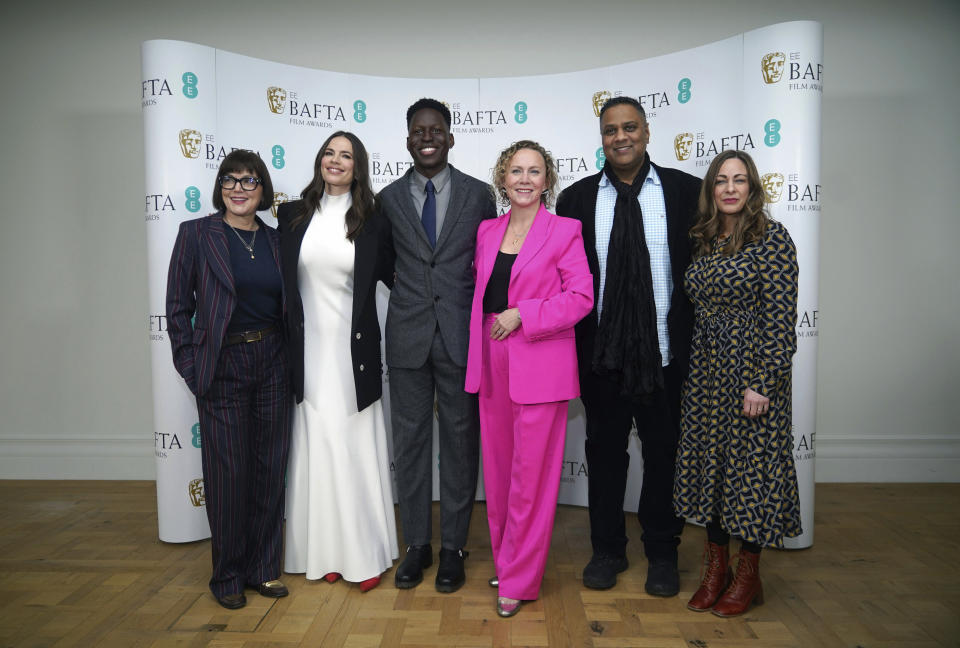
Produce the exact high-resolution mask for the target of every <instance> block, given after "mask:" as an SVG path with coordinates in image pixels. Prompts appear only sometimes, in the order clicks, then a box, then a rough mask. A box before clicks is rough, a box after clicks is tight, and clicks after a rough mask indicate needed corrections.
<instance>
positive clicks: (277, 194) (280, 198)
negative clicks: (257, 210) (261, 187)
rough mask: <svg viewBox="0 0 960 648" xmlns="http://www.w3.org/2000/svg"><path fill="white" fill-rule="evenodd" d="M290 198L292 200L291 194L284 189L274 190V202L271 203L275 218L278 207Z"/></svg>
mask: <svg viewBox="0 0 960 648" xmlns="http://www.w3.org/2000/svg"><path fill="white" fill-rule="evenodd" d="M288 200H290V196H288V195H287V194H285V193H283V192H282V191H274V192H273V204H272V205H270V213H271V214H273V217H274V218H276V217H277V207H279V206H280V205H282V204H283V203H285V202H287V201H288Z"/></svg>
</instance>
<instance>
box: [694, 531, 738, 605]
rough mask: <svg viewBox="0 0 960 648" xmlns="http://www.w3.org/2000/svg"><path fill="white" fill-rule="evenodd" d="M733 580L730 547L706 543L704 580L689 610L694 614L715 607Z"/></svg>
mask: <svg viewBox="0 0 960 648" xmlns="http://www.w3.org/2000/svg"><path fill="white" fill-rule="evenodd" d="M731 580H733V572H732V571H731V570H730V546H729V545H718V544H714V543H712V542H710V541H709V540H708V541H707V543H706V546H705V547H704V550H703V580H702V581H701V582H700V589H698V590H697V591H696V593H694V595H693V597H692V598H691V599H690V602H689V603H687V608H688V609H690V610H693V611H694V612H706V611H707V610H709V609H710V608H712V607H713V604H714V603H716V602H717V599H718V598H720V595H721V594H723V592H724V590H726V589H727V587H729V585H730V581H731Z"/></svg>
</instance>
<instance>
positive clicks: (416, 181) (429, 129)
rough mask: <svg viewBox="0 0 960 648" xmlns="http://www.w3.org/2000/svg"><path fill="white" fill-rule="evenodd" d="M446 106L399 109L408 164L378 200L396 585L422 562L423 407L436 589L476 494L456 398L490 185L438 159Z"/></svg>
mask: <svg viewBox="0 0 960 648" xmlns="http://www.w3.org/2000/svg"><path fill="white" fill-rule="evenodd" d="M453 143H454V139H453V135H452V134H451V133H450V110H449V109H448V108H447V107H446V106H444V105H443V104H442V103H440V102H439V101H436V100H435V99H420V100H419V101H417V102H416V103H414V104H413V105H412V106H410V108H409V109H408V110H407V150H408V151H410V155H411V156H412V157H413V168H412V169H410V170H409V171H407V173H406V174H404V176H403V177H401V178H399V179H397V180H396V181H395V182H393V183H391V184H390V185H389V186H388V187H386V188H385V189H384V190H383V191H382V192H381V193H380V195H379V197H378V199H379V205H380V210H381V212H382V214H383V215H384V216H385V219H386V221H387V222H388V224H389V227H388V231H390V233H391V238H392V246H388V247H390V248H391V250H392V254H393V255H394V256H395V259H394V263H395V269H396V280H395V283H394V286H393V290H392V291H391V293H390V308H389V310H388V313H387V326H386V347H387V366H388V367H389V372H390V374H389V375H390V413H391V424H392V427H393V453H394V465H395V468H396V475H397V489H398V491H399V492H398V496H399V500H400V520H401V523H402V525H403V535H404V540H405V542H406V544H407V545H408V548H407V555H406V557H405V558H404V561H403V563H401V565H400V567H398V568H397V572H396V585H397V587H398V588H401V589H406V588H410V587H416V586H417V585H419V584H420V582H421V581H422V580H423V570H424V569H425V568H426V567H429V566H430V565H432V564H433V549H432V547H431V546H430V539H431V535H432V531H431V509H430V507H431V501H432V499H433V497H432V496H433V487H432V486H433V483H432V482H433V479H432V478H433V461H434V459H433V456H432V455H433V452H432V448H433V404H434V394H436V400H437V412H438V415H439V419H440V540H441V548H440V566H439V568H438V569H437V580H436V588H437V591H440V592H454V591H456V590H458V589H459V588H460V587H461V586H462V585H463V582H464V569H463V559H464V558H466V556H467V554H466V552H464V551H463V547H464V545H465V544H466V542H467V530H468V528H469V526H470V514H471V512H472V511H473V500H474V496H475V492H476V488H477V468H478V462H479V443H480V424H479V419H478V411H477V399H476V395H475V394H468V393H466V392H465V391H464V380H465V377H466V365H467V336H468V328H469V320H470V304H471V298H472V296H473V289H474V278H473V269H472V267H471V266H472V261H473V256H474V248H475V245H476V237H477V227H478V226H479V225H480V221H481V220H483V219H485V218H493V217H495V216H496V206H495V204H494V201H493V194H492V192H491V191H490V188H489V187H488V186H487V185H486V184H484V183H483V182H480V181H479V180H477V179H475V178H472V177H470V176H468V175H465V174H463V173H461V172H460V171H457V170H456V169H455V168H453V167H452V166H450V165H449V164H448V163H447V156H448V153H449V150H450V148H451V147H452V146H453Z"/></svg>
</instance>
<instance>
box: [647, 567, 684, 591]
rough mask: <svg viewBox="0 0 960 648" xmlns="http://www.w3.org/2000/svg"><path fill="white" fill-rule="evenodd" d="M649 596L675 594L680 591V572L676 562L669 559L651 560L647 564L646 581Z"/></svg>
mask: <svg viewBox="0 0 960 648" xmlns="http://www.w3.org/2000/svg"><path fill="white" fill-rule="evenodd" d="M644 589H646V590H647V594H650V595H651V596H676V595H677V592H679V591H680V572H679V571H677V563H676V562H675V561H670V560H658V561H651V562H650V563H649V564H648V565H647V583H646V585H645V586H644Z"/></svg>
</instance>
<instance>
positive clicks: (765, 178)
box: [760, 173, 783, 203]
mask: <svg viewBox="0 0 960 648" xmlns="http://www.w3.org/2000/svg"><path fill="white" fill-rule="evenodd" d="M760 184H762V185H763V192H764V193H765V194H767V202H768V203H775V202H779V200H780V193H781V192H782V191H783V174H782V173H764V174H763V175H762V176H760Z"/></svg>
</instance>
